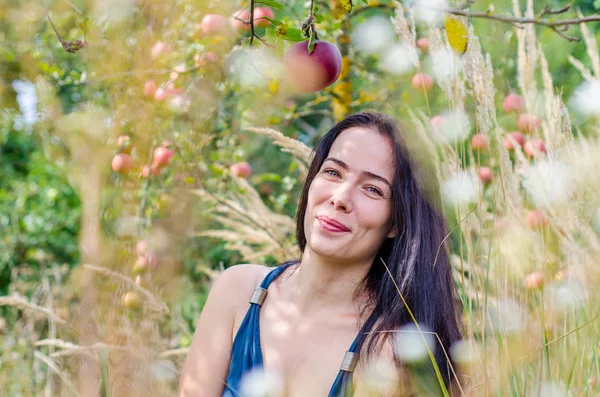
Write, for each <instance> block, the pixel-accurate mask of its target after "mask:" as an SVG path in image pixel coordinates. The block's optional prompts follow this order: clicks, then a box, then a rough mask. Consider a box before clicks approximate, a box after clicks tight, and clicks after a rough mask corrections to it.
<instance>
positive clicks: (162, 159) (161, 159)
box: [152, 146, 175, 167]
mask: <svg viewBox="0 0 600 397" xmlns="http://www.w3.org/2000/svg"><path fill="white" fill-rule="evenodd" d="M174 155H175V152H174V151H172V150H169V149H167V148H166V147H164V146H159V147H157V148H156V149H154V155H153V156H152V165H153V166H156V167H164V166H167V165H169V164H171V158H172V157H173V156H174Z"/></svg>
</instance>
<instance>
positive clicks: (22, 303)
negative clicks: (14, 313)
mask: <svg viewBox="0 0 600 397" xmlns="http://www.w3.org/2000/svg"><path fill="white" fill-rule="evenodd" d="M0 306H14V307H16V308H19V309H21V310H29V311H31V312H33V313H35V314H39V315H42V314H43V315H45V316H46V317H48V318H49V319H51V320H52V321H55V322H57V323H60V324H66V321H65V320H63V319H62V318H60V317H59V316H58V315H57V314H56V313H54V312H53V311H51V310H49V309H47V308H45V307H42V306H38V305H36V304H33V303H31V302H29V301H27V300H26V299H25V298H23V297H21V296H19V295H16V294H13V295H10V296H0Z"/></svg>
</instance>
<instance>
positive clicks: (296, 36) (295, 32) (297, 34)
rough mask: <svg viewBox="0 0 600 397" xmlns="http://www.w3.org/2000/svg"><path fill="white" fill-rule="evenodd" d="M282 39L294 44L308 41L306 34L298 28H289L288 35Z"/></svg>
mask: <svg viewBox="0 0 600 397" xmlns="http://www.w3.org/2000/svg"><path fill="white" fill-rule="evenodd" d="M281 38H282V39H284V40H287V41H294V42H298V41H302V40H306V37H305V36H304V33H302V31H301V30H300V29H296V28H288V29H287V32H286V34H285V35H284V36H281Z"/></svg>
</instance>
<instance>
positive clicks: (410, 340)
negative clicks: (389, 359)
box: [393, 324, 436, 363]
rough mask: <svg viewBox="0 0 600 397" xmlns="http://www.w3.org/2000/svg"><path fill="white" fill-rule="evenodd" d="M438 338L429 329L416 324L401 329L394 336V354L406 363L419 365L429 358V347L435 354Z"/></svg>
mask: <svg viewBox="0 0 600 397" xmlns="http://www.w3.org/2000/svg"><path fill="white" fill-rule="evenodd" d="M435 345H436V338H435V336H434V335H433V334H432V333H430V332H429V331H428V330H427V329H425V328H423V327H421V331H419V330H418V329H417V327H416V326H415V325H414V324H409V325H404V326H402V327H400V329H399V330H398V332H397V333H396V334H394V344H393V347H394V353H396V355H397V356H398V358H400V360H402V361H403V362H405V363H418V362H421V361H424V360H427V359H428V357H429V352H428V347H429V349H430V350H431V352H432V353H433V352H435Z"/></svg>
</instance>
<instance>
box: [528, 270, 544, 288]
mask: <svg viewBox="0 0 600 397" xmlns="http://www.w3.org/2000/svg"><path fill="white" fill-rule="evenodd" d="M543 286H544V275H543V274H542V272H533V273H530V274H528V275H527V277H525V287H526V288H527V289H540V288H542V287H543Z"/></svg>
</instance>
